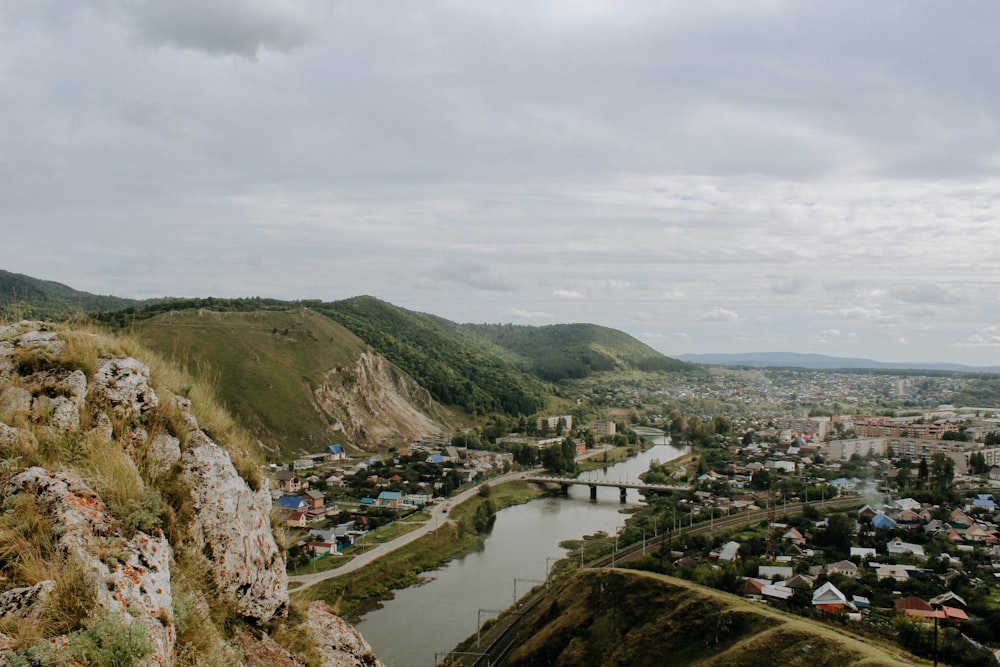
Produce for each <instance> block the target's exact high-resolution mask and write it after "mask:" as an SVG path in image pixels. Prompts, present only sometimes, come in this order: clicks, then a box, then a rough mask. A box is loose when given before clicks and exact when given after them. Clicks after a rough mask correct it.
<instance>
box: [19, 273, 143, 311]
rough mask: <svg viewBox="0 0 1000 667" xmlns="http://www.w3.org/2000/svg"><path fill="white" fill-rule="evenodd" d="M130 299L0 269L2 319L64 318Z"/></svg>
mask: <svg viewBox="0 0 1000 667" xmlns="http://www.w3.org/2000/svg"><path fill="white" fill-rule="evenodd" d="M138 303H139V302H138V301H135V300H133V299H123V298H120V297H117V296H98V295H96V294H90V293H88V292H80V291H78V290H75V289H73V288H71V287H67V286H66V285H63V284H62V283H57V282H53V281H51V280H39V279H38V278H32V277H31V276H26V275H23V274H20V273H11V272H10V271H4V270H3V269H0V317H2V318H3V319H6V320H20V319H38V320H58V321H62V320H67V319H69V318H71V317H73V316H75V315H86V314H90V313H95V312H98V311H104V310H119V309H122V308H127V307H129V306H132V305H136V304H138Z"/></svg>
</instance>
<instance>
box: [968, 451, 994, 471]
mask: <svg viewBox="0 0 1000 667" xmlns="http://www.w3.org/2000/svg"><path fill="white" fill-rule="evenodd" d="M969 469H970V470H972V472H974V473H975V474H977V475H985V474H986V473H988V472H989V471H990V467H989V466H988V465H986V457H985V456H984V455H983V453H982V452H973V453H972V454H971V455H970V456H969Z"/></svg>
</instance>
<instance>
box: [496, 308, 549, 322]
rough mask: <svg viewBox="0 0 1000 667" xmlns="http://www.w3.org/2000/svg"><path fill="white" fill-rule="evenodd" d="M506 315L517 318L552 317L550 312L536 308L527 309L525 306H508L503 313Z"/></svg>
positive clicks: (542, 318)
mask: <svg viewBox="0 0 1000 667" xmlns="http://www.w3.org/2000/svg"><path fill="white" fill-rule="evenodd" d="M503 314H504V315H506V316H507V317H513V318H516V319H519V320H544V319H550V318H551V317H552V314H551V313H544V312H541V311H537V310H527V309H525V308H508V309H507V310H505V311H504V313H503Z"/></svg>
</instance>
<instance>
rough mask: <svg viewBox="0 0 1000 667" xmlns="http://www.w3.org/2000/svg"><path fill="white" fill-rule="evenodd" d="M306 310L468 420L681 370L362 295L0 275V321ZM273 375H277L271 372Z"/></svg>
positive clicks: (618, 339)
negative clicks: (563, 387) (152, 289)
mask: <svg viewBox="0 0 1000 667" xmlns="http://www.w3.org/2000/svg"><path fill="white" fill-rule="evenodd" d="M303 308H308V309H310V310H313V311H315V312H317V313H320V314H322V315H325V316H327V317H329V318H331V319H333V320H334V321H335V322H337V323H339V324H341V325H343V326H344V327H346V328H347V329H349V330H350V331H351V332H352V333H353V334H354V335H356V336H358V337H359V338H360V339H361V340H363V341H364V342H365V343H367V344H368V345H370V346H371V347H372V348H373V349H374V350H375V351H376V352H377V353H379V354H380V355H382V356H383V357H385V358H386V359H388V360H389V361H391V362H392V363H394V364H395V365H396V366H398V367H399V368H400V369H401V370H403V371H404V372H406V373H407V374H408V375H410V376H411V377H412V378H413V379H414V380H416V381H417V382H418V383H419V384H420V385H421V386H423V387H424V388H425V389H427V390H428V391H429V392H430V394H431V396H432V397H433V398H434V399H435V400H436V401H437V402H439V403H442V404H445V405H452V406H458V407H461V408H463V409H465V410H466V411H467V412H469V413H470V414H472V415H482V414H487V413H491V412H502V413H506V414H510V415H531V414H534V413H536V412H538V411H540V410H542V409H544V407H545V405H546V402H547V400H548V398H549V397H550V396H551V387H549V386H548V385H547V382H550V381H559V380H564V379H575V378H583V377H587V376H589V375H590V374H592V373H598V372H604V371H612V372H617V371H690V370H691V369H693V368H697V367H696V366H694V365H692V364H687V363H684V362H680V361H677V360H675V359H671V358H669V357H666V356H664V355H662V354H660V353H659V352H657V351H655V350H653V349H652V348H650V347H649V346H647V345H645V344H643V343H641V342H639V341H637V340H636V339H634V338H632V337H631V336H629V335H627V334H625V333H622V332H621V331H616V330H614V329H609V328H606V327H600V326H596V325H592V324H565V325H552V326H544V327H531V326H517V325H509V324H505V325H490V324H475V325H474V324H469V325H463V324H456V323H455V322H451V321H449V320H446V319H444V318H441V317H437V316H434V315H429V314H426V313H418V312H414V311H410V310H406V309H404V308H400V307H398V306H394V305H393V304H390V303H387V302H385V301H381V300H379V299H376V298H374V297H371V296H359V297H354V298H350V299H345V300H342V301H332V302H324V301H320V300H297V301H282V300H278V299H270V298H260V297H252V298H239V299H222V298H214V297H208V298H191V299H186V298H171V297H165V298H160V299H149V300H144V301H138V300H133V299H123V298H119V297H112V296H108V297H101V296H95V295H93V294H88V293H86V292H80V291H77V290H74V289H71V288H69V287H67V286H65V285H60V284H59V283H54V282H49V281H44V280H38V279H36V278H31V277H28V276H23V275H19V274H13V273H9V272H6V271H0V318H2V319H6V320H14V319H22V318H29V319H46V320H53V321H61V320H66V319H69V318H70V317H73V316H76V315H87V316H88V317H90V318H92V319H94V320H97V321H98V322H100V323H102V324H105V325H107V326H110V327H111V328H113V329H122V328H128V327H136V326H137V325H139V324H140V323H141V322H143V321H145V320H148V319H150V318H152V317H155V316H156V315H159V314H163V313H170V312H173V311H178V312H180V311H186V310H207V311H217V312H260V311H286V310H300V309H303ZM278 372H280V371H278Z"/></svg>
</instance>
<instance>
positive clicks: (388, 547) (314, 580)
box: [288, 469, 540, 591]
mask: <svg viewBox="0 0 1000 667" xmlns="http://www.w3.org/2000/svg"><path fill="white" fill-rule="evenodd" d="M539 470H540V469H539ZM535 472H536V471H534V470H533V471H530V472H526V471H523V470H520V471H518V472H511V473H507V474H506V475H500V476H499V477H494V478H492V479H489V480H486V481H485V482H483V483H482V484H489V485H490V486H495V485H497V484H503V483H504V482H510V481H513V480H516V479H522V478H524V477H527V476H528V475H531V474H534V473H535ZM482 484H476V485H475V486H473V487H471V488H468V489H466V490H465V491H462V492H461V493H459V494H458V495H456V496H453V497H451V498H448V499H447V500H445V501H444V502H441V503H438V504H436V505H434V506H433V507H431V510H430V519H428V520H427V521H426V522H425V523H424V524H423V525H422V526H420V527H419V528H417V529H416V530H412V531H410V532H409V533H406V534H405V535H400V536H399V537H396V538H393V539H392V540H389V541H388V542H383V543H382V544H380V545H378V546H377V547H375V548H374V549H369V550H368V551H366V552H364V553H363V554H360V555H357V556H354V557H353V558H352V559H351V560H350V561H348V562H347V563H345V564H344V565H341V566H340V567H338V568H336V569H334V570H324V571H323V572H315V573H312V574H302V575H298V576H294V577H288V583H290V584H291V583H298V584H300V585H298V586H296V587H295V588H289V590H291V591H300V590H302V589H305V588H309V587H310V586H314V585H316V584H318V583H319V582H321V581H325V580H327V579H333V578H334V577H339V576H341V575H344V574H349V573H351V572H354V571H355V570H358V569H360V568H362V567H364V566H365V565H368V564H369V563H372V562H374V561H376V560H378V559H379V558H381V557H382V556H385V555H386V554H388V553H392V552H393V551H395V550H396V549H399V548H400V547H403V546H406V545H407V544H409V543H410V542H413V541H414V540H416V539H419V538H421V537H423V536H424V535H426V534H427V533H429V532H431V531H432V530H434V529H435V528H436V527H437V526H439V525H443V524H445V523H447V522H448V521H450V519H448V510H449V509H450V508H452V507H454V506H456V505H458V504H460V503H463V502H465V501H466V500H468V499H469V498H472V497H473V496H475V495H476V494H478V493H479V487H480V486H482ZM333 558H336V556H333Z"/></svg>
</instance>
